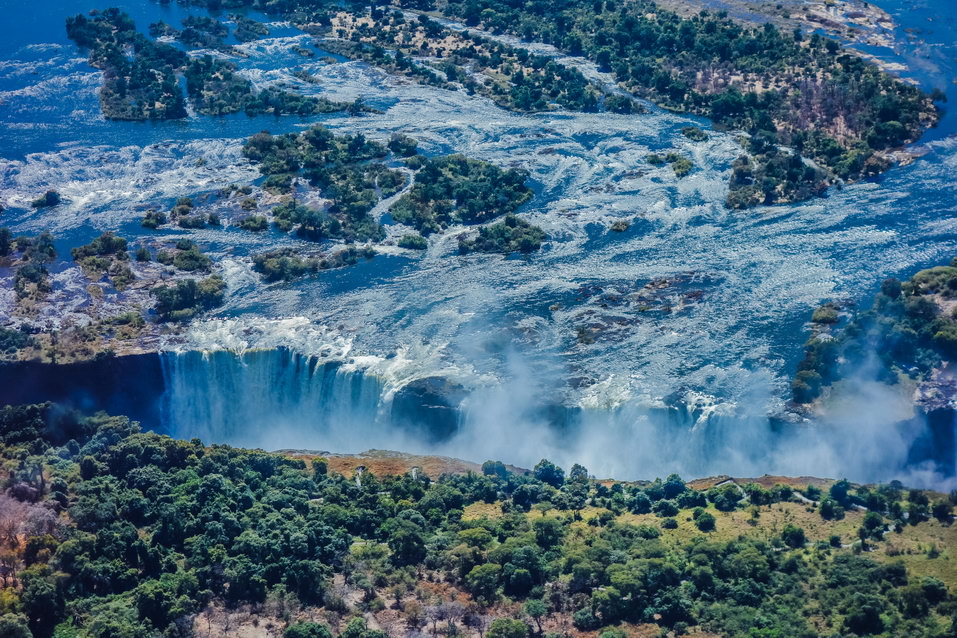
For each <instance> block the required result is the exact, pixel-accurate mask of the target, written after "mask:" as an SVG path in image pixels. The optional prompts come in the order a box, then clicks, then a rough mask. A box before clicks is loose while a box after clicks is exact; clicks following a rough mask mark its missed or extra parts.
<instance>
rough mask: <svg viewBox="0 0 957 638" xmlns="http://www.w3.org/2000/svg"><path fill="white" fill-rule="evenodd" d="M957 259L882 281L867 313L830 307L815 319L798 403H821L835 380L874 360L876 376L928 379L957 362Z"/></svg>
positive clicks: (799, 377)
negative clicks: (826, 390) (823, 395)
mask: <svg viewBox="0 0 957 638" xmlns="http://www.w3.org/2000/svg"><path fill="white" fill-rule="evenodd" d="M955 300H957V259H955V260H954V261H952V262H951V264H950V265H947V266H937V267H934V268H929V269H927V270H922V271H920V272H918V273H917V274H915V275H914V276H913V277H911V278H910V279H909V280H908V281H905V282H901V281H898V280H897V279H888V280H886V281H884V283H883V284H882V286H881V290H880V292H879V293H878V294H877V295H876V296H875V298H874V303H873V305H872V306H871V307H870V308H868V309H866V310H863V311H858V312H854V311H853V310H850V309H848V310H844V311H842V309H841V308H840V307H839V306H838V305H837V304H834V303H826V304H824V305H823V306H821V307H820V308H818V309H817V310H815V311H814V314H813V315H812V317H811V325H812V335H811V338H810V339H809V340H808V342H807V344H806V345H805V355H804V358H803V360H802V361H801V363H800V364H799V365H798V371H797V374H796V375H795V378H794V381H793V384H792V387H793V391H794V400H795V401H796V402H798V403H808V402H811V401H813V400H815V399H817V398H818V397H819V396H820V395H821V393H822V391H823V390H824V389H825V388H826V387H827V386H829V385H831V384H833V383H834V382H836V381H838V380H840V379H842V378H848V377H852V376H854V375H856V374H858V373H860V372H861V371H862V370H863V369H864V367H865V364H869V363H871V362H873V361H875V359H876V364H877V366H876V367H877V370H876V376H877V378H879V379H881V380H882V381H885V382H888V383H896V382H897V381H898V380H899V379H900V378H901V377H904V378H909V379H913V380H915V381H928V380H929V379H931V378H932V377H933V375H934V374H935V372H937V371H938V370H939V369H940V367H941V364H943V363H945V362H951V361H954V360H955V358H957V316H955V313H954V308H955V305H957V304H955Z"/></svg>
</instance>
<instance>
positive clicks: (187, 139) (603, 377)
mask: <svg viewBox="0 0 957 638" xmlns="http://www.w3.org/2000/svg"><path fill="white" fill-rule="evenodd" d="M88 2H89V0H70V1H69V2H58V3H56V4H55V6H54V7H53V8H50V7H48V8H46V9H45V11H44V14H45V15H43V16H39V15H32V13H31V12H30V9H29V8H27V7H22V6H17V5H15V4H14V3H13V2H11V1H10V0H2V1H0V9H2V10H3V12H4V15H6V16H12V17H13V19H14V22H15V23H22V25H23V28H22V29H16V30H13V31H16V32H15V33H13V34H12V35H11V37H10V39H8V40H7V41H6V42H4V43H2V45H0V58H2V59H0V155H2V156H3V157H2V158H0V203H2V205H3V206H4V207H5V209H6V211H5V212H4V213H3V217H4V223H6V224H8V225H11V226H12V227H13V228H14V230H15V231H17V232H35V231H39V230H41V229H50V230H52V231H53V232H54V233H56V234H57V235H58V236H59V237H60V238H62V239H61V243H62V244H63V245H64V246H70V245H76V244H78V243H80V242H83V241H88V240H89V238H90V237H91V236H93V235H95V234H97V233H98V232H101V231H103V230H119V231H121V233H122V234H123V235H124V236H126V237H129V238H134V237H135V236H136V235H138V234H142V233H143V232H148V231H143V230H142V229H140V228H139V219H140V217H141V216H142V212H143V209H144V208H145V207H146V206H147V205H150V204H152V205H158V206H164V207H168V206H169V205H170V203H171V202H172V200H174V199H175V198H176V197H180V196H191V195H197V194H201V193H204V192H209V191H212V190H215V189H217V188H220V187H223V186H226V185H228V184H230V183H246V182H250V181H252V180H255V179H257V178H258V173H257V171H256V170H255V168H254V167H252V166H251V165H249V164H248V163H247V162H245V160H243V159H242V156H241V153H240V146H241V144H242V141H243V139H244V138H245V137H246V136H248V135H250V134H251V133H253V132H256V131H258V130H261V129H268V130H270V131H272V132H274V133H276V132H285V131H290V130H297V129H298V128H300V127H303V126H308V125H309V124H310V123H312V122H316V121H322V122H323V123H325V124H327V125H328V126H330V127H332V128H333V129H334V130H335V131H337V132H355V131H362V132H364V133H365V134H366V135H368V136H370V137H373V138H377V137H380V138H385V137H387V136H388V135H389V134H391V133H393V132H402V133H406V134H409V135H412V136H414V137H415V138H417V139H418V140H420V148H421V149H422V150H423V151H424V152H426V153H428V154H441V153H449V152H461V153H464V154H467V155H469V156H471V157H476V158H481V159H485V160H489V161H492V162H495V163H497V164H500V165H503V166H518V167H522V168H525V169H526V170H528V171H529V172H530V175H531V184H532V186H533V188H534V189H535V192H536V197H535V198H534V200H533V201H531V202H530V203H529V204H527V205H526V206H525V207H524V208H523V209H522V211H521V212H522V213H523V214H524V215H526V216H527V217H528V218H529V220H530V221H532V222H533V223H535V224H538V225H539V226H541V227H542V228H544V229H545V230H546V231H547V233H548V235H549V241H548V242H547V244H546V245H545V247H544V249H543V250H542V251H541V252H539V253H536V254H534V255H532V256H528V257H517V256H514V257H510V258H503V257H501V256H485V255H476V256H468V257H461V256H458V255H457V251H456V248H457V242H456V235H457V232H456V231H455V230H453V231H452V232H450V233H448V234H447V235H446V236H445V237H444V238H443V239H442V240H440V241H438V242H435V243H433V245H431V246H430V248H429V249H428V251H427V252H426V253H425V254H424V255H418V254H416V255H411V254H410V253H409V252H407V251H402V250H399V249H395V250H393V251H392V252H393V254H388V255H380V256H378V257H376V258H375V259H373V260H372V261H369V262H366V263H363V264H360V265H358V266H355V267H353V268H349V269H346V270H341V271H334V272H328V273H323V274H321V275H319V276H317V277H313V278H309V279H305V280H301V281H298V282H295V283H293V284H273V285H264V284H263V283H261V282H260V281H259V278H258V276H256V275H254V273H252V271H251V269H250V268H249V265H248V261H247V260H244V257H245V256H246V255H248V253H249V252H250V251H252V250H257V249H261V248H263V247H265V246H267V245H268V246H274V245H276V244H289V245H296V244H297V242H296V241H295V240H292V239H289V238H278V237H277V236H275V235H273V236H270V237H260V236H253V235H251V234H249V233H243V232H242V231H239V230H237V229H231V228H226V229H222V230H205V231H198V232H197V231H192V234H193V235H194V236H195V237H196V238H197V239H198V240H199V241H200V242H201V243H202V244H203V245H204V246H206V247H208V249H209V251H210V252H211V253H213V254H214V255H216V257H217V259H216V261H217V263H218V265H219V268H220V269H221V271H222V274H223V276H224V277H225V279H226V280H227V283H228V286H229V288H228V290H229V292H228V299H227V303H226V305H225V306H224V308H222V309H220V310H219V311H217V312H216V313H214V317H212V318H210V319H204V320H202V321H199V322H197V323H196V324H195V325H194V326H192V327H191V328H190V331H189V335H188V337H187V339H186V340H185V341H183V342H178V343H175V344H170V348H171V349H173V351H171V352H168V353H166V354H164V355H163V365H164V370H165V375H166V384H167V386H166V396H165V399H164V402H165V405H166V411H165V413H166V423H164V424H163V427H165V429H167V430H169V431H171V432H173V433H174V434H176V435H178V436H183V437H191V436H202V437H204V438H205V439H207V440H210V441H217V442H228V443H235V444H243V445H259V446H263V447H267V448H272V449H275V448H280V447H299V448H306V447H312V448H323V449H335V450H337V451H358V450H361V449H367V448H370V447H401V448H402V449H409V450H438V451H443V452H448V453H453V454H457V455H459V456H464V457H467V458H471V459H476V460H480V461H481V460H484V458H488V457H494V458H501V459H502V460H505V461H509V462H514V463H519V464H529V463H534V462H535V461H537V460H538V459H539V458H541V457H542V456H549V457H550V458H553V459H555V460H557V461H560V462H563V463H568V462H572V461H584V462H586V463H587V464H588V466H589V467H590V468H591V469H593V471H595V472H597V473H599V474H614V475H616V476H619V477H622V478H632V477H644V476H651V475H654V474H656V473H662V472H669V471H673V470H678V471H682V472H684V473H685V474H688V475H701V474H707V473H714V472H727V473H735V474H739V475H740V474H742V473H761V472H764V471H768V472H788V473H807V474H810V473H819V474H837V473H844V474H848V475H850V476H852V477H855V478H862V479H887V478H890V477H893V476H897V475H898V474H899V473H900V472H901V471H903V468H904V466H905V464H906V462H907V452H906V450H907V448H908V447H909V446H910V444H911V442H913V441H914V440H916V439H918V438H919V437H920V436H921V435H922V425H921V424H920V423H914V422H911V423H910V424H909V425H906V426H900V425H898V426H893V425H892V424H894V423H898V422H902V421H903V422H906V419H907V416H908V410H907V408H906V400H905V399H904V398H903V397H901V396H897V395H895V394H894V393H889V392H887V391H886V390H885V389H875V388H874V387H873V386H872V385H870V384H868V383H867V382H866V381H861V382H860V383H859V384H858V385H855V386H854V387H853V388H852V389H851V390H849V391H848V392H847V393H846V397H845V399H842V401H843V404H842V406H838V408H836V409H835V410H833V416H832V417H830V418H829V419H828V420H827V421H826V422H824V423H818V424H816V425H813V426H812V425H802V426H790V427H785V428H783V430H782V429H781V428H777V429H776V428H774V427H772V426H771V422H770V421H769V416H773V415H777V414H779V413H780V412H781V411H782V409H783V404H784V402H785V400H786V397H787V379H788V376H789V374H790V373H792V372H793V367H794V364H795V362H796V360H797V359H798V358H799V357H800V354H801V344H802V343H803V342H804V340H805V339H806V332H805V329H804V323H805V321H806V320H807V318H808V317H809V315H810V312H811V310H812V309H813V308H814V307H815V306H816V305H817V304H819V303H820V302H822V301H824V300H827V299H842V300H848V301H853V302H861V303H866V299H867V298H868V297H869V296H870V295H871V294H873V292H874V290H875V289H876V287H877V286H878V285H879V283H880V281H881V280H882V279H883V278H885V277H888V276H907V275H909V274H910V273H911V272H913V271H914V270H915V269H917V268H920V267H924V266H928V265H932V264H935V263H939V262H941V261H946V260H949V259H950V258H951V257H952V256H954V255H955V254H957V250H955V248H957V180H955V179H954V175H957V138H955V137H954V136H953V133H954V125H953V118H952V117H947V118H945V120H944V122H943V124H942V126H941V127H940V129H939V130H938V131H935V132H931V133H930V134H928V135H927V136H926V137H925V138H924V140H922V144H921V148H920V150H921V151H922V152H924V155H923V157H921V158H920V159H919V160H917V161H916V162H914V163H913V164H912V165H910V166H907V167H902V168H898V169H895V170H892V171H891V172H889V173H888V174H887V175H886V176H885V177H884V178H882V179H881V180H880V181H877V182H868V183H863V184H857V185H852V186H848V187H846V188H844V189H842V190H837V189H835V190H833V191H832V192H831V193H830V195H829V197H827V198H825V199H819V200H814V201H812V202H808V203H805V204H801V205H793V206H779V207H773V208H758V209H754V210H749V211H730V210H728V209H726V208H725V207H724V206H723V200H724V197H725V195H726V192H727V185H726V184H727V179H728V176H729V171H730V165H731V162H732V160H733V159H734V158H735V157H736V156H737V154H738V153H739V151H740V147H739V146H738V144H737V143H736V142H735V140H734V139H733V136H732V135H730V134H726V133H721V132H716V131H713V130H710V127H709V126H708V124H707V123H706V122H702V121H699V120H695V119H692V118H687V117H681V116H677V115H674V114H669V113H665V112H662V111H660V110H658V109H655V108H653V107H652V108H650V109H649V113H647V114H642V115H628V116H619V115H609V114H605V113H603V114H580V113H566V112H555V113H548V114H541V115H517V114H514V113H509V112H506V111H503V110H502V109H500V108H498V107H496V106H495V105H494V104H492V103H491V102H489V101H488V100H485V99H482V98H479V97H476V96H468V95H467V94H465V93H464V92H450V91H444V90H440V89H435V88H430V87H423V86H419V85H416V84H411V83H408V82H405V81H402V80H398V79H395V78H391V77H388V76H386V75H385V74H383V73H381V72H379V71H377V70H375V69H373V68H370V67H368V66H366V65H364V64H361V63H354V62H344V63H338V64H329V63H327V62H323V61H314V60H304V59H303V58H302V57H300V56H298V55H297V54H296V53H295V52H294V47H296V46H298V45H306V44H309V43H310V42H311V38H308V37H307V36H305V35H304V34H301V33H299V32H298V31H296V30H295V29H294V28H292V27H289V26H288V25H284V24H281V23H272V24H271V27H272V32H271V34H270V37H269V38H267V39H264V40H260V41H257V42H253V43H249V44H245V45H240V48H241V49H242V51H243V52H244V53H245V54H247V55H248V57H237V58H235V60H234V61H235V62H236V63H237V64H238V65H239V66H240V68H241V69H242V70H243V73H245V74H246V75H247V77H249V78H250V79H252V80H253V81H254V82H255V83H256V84H257V85H266V84H269V83H273V82H277V81H285V82H288V83H290V84H293V85H295V86H296V87H297V88H298V90H301V91H303V92H306V93H314V94H319V95H323V96H325V97H328V98H331V99H337V100H351V99H354V98H356V97H361V98H362V99H363V100H365V101H366V102H367V103H368V104H370V105H372V106H374V107H376V108H377V109H379V110H381V111H382V112H381V113H380V114H372V115H367V116H364V117H361V118H349V117H345V116H339V115H336V116H323V117H317V118H309V119H299V118H282V119H278V120H277V119H275V118H271V117H261V118H248V117H246V116H245V115H241V116H235V117H226V118H208V117H202V116H192V117H190V119H189V120H188V121H185V122H169V123H158V124H152V123H115V122H106V121H105V120H103V119H102V117H101V115H100V113H99V107H98V103H97V98H96V91H97V89H98V87H99V84H100V73H99V72H98V71H96V70H95V69H92V68H91V67H89V65H88V64H87V63H86V61H85V57H84V55H83V54H82V53H81V52H79V51H78V49H77V48H76V47H74V46H73V45H72V44H70V43H69V42H68V41H66V40H65V35H64V27H63V20H64V19H65V17H66V16H67V15H71V14H73V13H77V12H80V11H85V10H89V9H91V8H94V7H93V6H92V5H90V6H87V5H88ZM112 4H115V3H112ZM124 4H125V3H120V6H121V7H123V8H124V9H126V10H127V11H129V12H130V13H131V15H133V17H134V18H135V19H136V21H137V25H138V26H139V27H140V28H141V29H145V28H146V26H147V24H148V23H149V22H152V21H155V20H157V19H159V18H162V19H164V20H166V21H167V22H169V23H171V24H174V25H178V21H179V19H180V18H181V17H183V16H184V15H186V13H187V11H186V10H184V9H183V8H180V7H161V6H159V5H153V4H148V3H142V4H135V5H132V4H128V5H126V6H124ZM879 4H882V6H885V5H889V4H890V3H879ZM925 4H926V6H924V5H921V6H924V8H923V9H921V8H920V7H917V9H915V7H914V6H911V5H905V4H903V3H901V4H899V5H893V6H886V8H887V9H888V10H889V11H891V12H892V13H896V14H899V15H897V16H896V17H898V18H899V19H900V20H901V21H902V24H901V26H902V28H903V27H907V26H910V23H908V22H907V20H921V19H923V18H924V17H926V16H925V15H924V13H922V11H924V12H927V13H928V15H936V16H937V17H938V21H937V22H936V23H934V31H933V32H924V33H922V34H921V35H920V37H921V38H923V40H924V41H923V42H918V41H917V40H915V39H914V38H911V39H907V38H904V37H903V35H904V32H903V31H901V32H900V33H899V35H901V36H902V39H901V41H900V46H899V48H898V49H897V50H896V51H871V53H876V54H879V55H881V56H883V57H886V58H887V59H892V60H904V61H907V62H912V63H913V62H914V61H915V60H919V61H920V64H912V68H913V70H912V71H910V72H909V74H910V76H911V77H913V78H915V80H917V81H919V82H921V83H922V84H923V85H924V86H926V87H927V88H931V87H933V86H940V87H941V88H946V89H948V90H949V91H950V93H951V95H952V96H953V94H954V91H953V85H952V84H946V83H945V82H944V81H942V78H944V79H947V78H953V77H955V76H957V74H955V73H954V69H955V67H957V63H955V62H954V58H955V55H957V48H955V45H954V42H955V40H957V38H955V37H954V36H955V35H957V27H955V24H954V16H953V10H952V8H949V7H948V2H946V1H945V0H942V1H940V2H936V3H935V2H930V1H928V2H927V3H925ZM935 6H937V7H940V8H941V9H940V11H937V12H936V14H935V11H934V7H935ZM254 17H259V18H261V19H263V20H268V19H267V18H265V17H264V16H254ZM297 68H304V69H306V70H307V71H309V72H310V73H312V74H314V75H315V76H317V77H318V78H320V83H319V84H318V85H308V84H304V83H302V82H300V81H299V80H297V79H295V78H294V77H293V76H292V72H293V71H294V70H296V69H297ZM584 68H585V70H586V71H587V72H588V73H589V74H590V75H591V76H592V77H595V78H596V79H598V80H605V79H606V78H603V77H601V75H600V74H598V73H597V71H595V70H594V69H593V68H589V67H587V65H584ZM690 124H694V125H698V126H701V127H703V128H706V129H708V131H709V134H710V138H709V139H708V140H707V141H703V142H692V141H690V140H688V139H686V138H685V137H684V136H683V135H682V134H681V133H680V130H681V128H682V127H684V126H688V125H690ZM673 147H674V148H678V149H680V150H681V151H682V152H684V153H686V154H687V155H689V156H690V157H691V158H692V159H693V161H694V163H695V165H696V167H697V168H696V169H695V170H694V171H693V172H692V173H691V175H689V176H688V177H686V178H683V179H681V180H676V179H675V177H674V175H673V173H672V171H671V169H670V168H668V167H663V168H653V167H650V166H649V165H647V163H646V162H645V161H644V157H645V155H646V154H648V153H649V152H655V151H659V150H664V149H670V148H673ZM198 160H202V161H198ZM51 187H55V188H56V189H57V190H58V191H59V192H60V193H61V194H62V195H63V196H64V197H65V198H66V199H67V200H68V203H67V204H65V205H62V206H59V207H57V208H55V209H53V210H52V211H44V210H40V211H35V210H32V209H30V208H29V202H30V201H31V200H32V199H33V198H35V197H36V196H37V195H38V194H41V193H42V192H43V191H44V190H46V189H47V188H51ZM615 220H629V221H632V225H631V227H630V229H629V230H627V231H626V232H624V233H609V232H608V230H607V228H608V226H609V225H610V224H611V223H612V222H613V221H615ZM165 232H166V233H167V235H168V236H171V237H172V236H176V235H177V233H179V232H183V233H185V232H187V231H165ZM390 232H398V230H397V229H395V228H394V227H393V228H392V229H391V230H390ZM61 252H65V251H61ZM55 320H56V318H51V321H55ZM581 335H586V336H587V337H588V338H582V337H581ZM591 341H593V343H590V342H591ZM260 349H269V350H268V351H266V352H257V350H260ZM223 350H226V351H225V352H223ZM217 351H221V352H217ZM202 352H206V353H207V354H205V355H204V354H202ZM209 353H212V354H209ZM293 353H298V355H302V356H297V354H293ZM434 378H442V379H446V380H447V381H448V383H449V385H450V386H451V387H454V388H456V391H457V392H461V394H462V396H464V399H463V401H462V405H461V409H459V410H458V411H457V412H456V417H455V418H456V419H457V424H458V425H457V433H456V434H454V435H453V436H452V437H451V438H446V439H445V440H443V441H439V442H435V441H427V440H426V439H425V438H423V437H421V436H416V435H414V434H413V433H414V432H415V431H416V430H415V428H411V429H409V428H406V427H402V425H401V424H398V423H396V421H395V410H394V409H393V408H394V406H393V404H392V402H393V398H394V397H395V395H396V393H397V392H399V391H401V389H402V388H403V387H406V386H408V384H409V383H410V382H415V381H420V380H422V379H434ZM556 413H560V414H562V415H565V416H563V417H560V418H559V417H556V416H555V415H556ZM567 415H572V416H567ZM908 471H913V469H911V470H908ZM920 471H924V469H921V470H920ZM928 480H929V479H928Z"/></svg>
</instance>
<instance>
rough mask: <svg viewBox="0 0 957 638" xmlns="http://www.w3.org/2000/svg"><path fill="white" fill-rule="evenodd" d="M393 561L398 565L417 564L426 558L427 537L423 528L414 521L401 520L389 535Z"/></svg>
mask: <svg viewBox="0 0 957 638" xmlns="http://www.w3.org/2000/svg"><path fill="white" fill-rule="evenodd" d="M389 549H390V550H392V562H393V563H395V564H396V565H415V564H417V563H420V562H422V560H423V559H424V558H425V554H426V548H425V537H424V535H423V533H422V528H421V527H419V526H418V525H416V524H415V523H413V522H412V521H405V520H403V521H399V525H398V526H397V529H396V530H395V531H393V532H392V534H391V535H390V536H389Z"/></svg>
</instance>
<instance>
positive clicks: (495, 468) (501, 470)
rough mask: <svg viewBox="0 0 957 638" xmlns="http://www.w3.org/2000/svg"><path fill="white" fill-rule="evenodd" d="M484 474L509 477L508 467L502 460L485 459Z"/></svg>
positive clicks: (483, 464)
mask: <svg viewBox="0 0 957 638" xmlns="http://www.w3.org/2000/svg"><path fill="white" fill-rule="evenodd" d="M482 474H484V475H485V476H497V477H499V478H502V479H504V478H507V477H508V469H506V467H505V464H504V463H502V462H501V461H485V463H482Z"/></svg>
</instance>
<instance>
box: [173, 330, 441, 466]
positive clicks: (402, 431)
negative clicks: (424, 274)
mask: <svg viewBox="0 0 957 638" xmlns="http://www.w3.org/2000/svg"><path fill="white" fill-rule="evenodd" d="M160 356H161V358H162V368H163V377H164V385H165V393H164V398H163V425H164V429H165V430H166V431H168V432H169V433H170V434H171V435H173V436H176V437H179V438H185V439H189V438H194V437H196V438H200V439H202V440H203V441H207V442H211V443H228V444H230V445H236V446H244V447H262V448H265V449H269V450H275V449H283V448H294V449H320V450H330V451H336V452H360V451H364V450H367V449H369V448H371V447H387V446H388V447H394V448H399V449H408V448H416V449H421V448H422V447H423V446H424V445H425V444H426V443H427V442H428V439H429V437H428V436H424V437H423V436H421V435H422V434H423V433H422V432H416V431H415V428H412V427H409V425H410V423H409V421H412V420H414V407H415V406H412V407H408V406H407V404H408V403H409V401H408V400H407V399H405V397H404V395H402V400H400V401H399V402H398V403H399V404H401V405H402V407H403V408H404V410H395V409H393V407H394V406H393V403H394V401H393V393H392V392H389V391H388V388H386V385H385V381H384V380H383V379H382V378H381V377H378V376H376V375H372V374H366V373H363V372H362V371H356V370H351V369H346V368H344V367H343V366H342V365H341V364H340V363H337V362H328V361H320V360H318V359H316V358H313V357H309V356H306V355H302V354H299V353H296V352H294V351H291V350H288V349H286V348H276V349H269V350H252V351H249V352H245V353H243V354H241V355H240V354H236V353H234V352H231V351H228V350H216V351H211V352H196V351H188V352H164V353H162V354H161V355H160ZM428 408H429V406H422V409H423V415H422V420H423V422H426V421H427V418H426V414H425V412H427V410H428ZM410 410H411V411H412V412H413V415H412V418H401V417H402V414H396V413H397V412H398V413H401V412H409V411H410ZM417 435H418V436H417Z"/></svg>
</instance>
